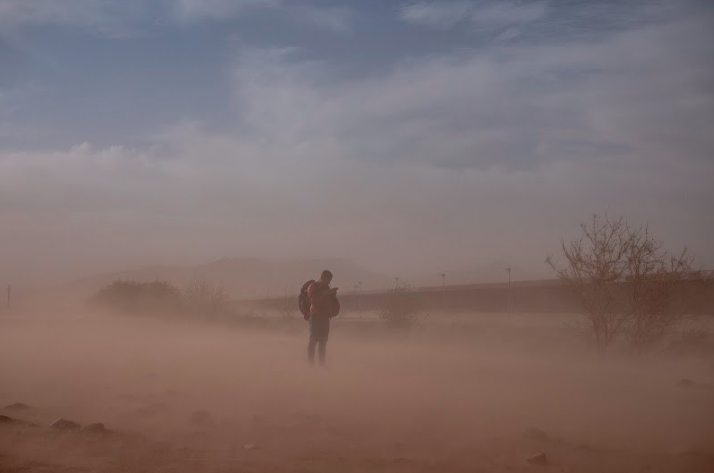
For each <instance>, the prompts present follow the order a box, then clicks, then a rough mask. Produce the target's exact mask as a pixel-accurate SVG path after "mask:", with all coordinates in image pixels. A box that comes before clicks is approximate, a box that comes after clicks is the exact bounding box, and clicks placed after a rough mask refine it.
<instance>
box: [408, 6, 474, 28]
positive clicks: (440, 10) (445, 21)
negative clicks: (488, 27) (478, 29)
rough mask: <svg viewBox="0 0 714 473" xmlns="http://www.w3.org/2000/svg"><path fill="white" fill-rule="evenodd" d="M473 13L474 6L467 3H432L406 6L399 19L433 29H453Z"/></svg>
mask: <svg viewBox="0 0 714 473" xmlns="http://www.w3.org/2000/svg"><path fill="white" fill-rule="evenodd" d="M472 11H473V5H472V4H471V3H470V2H465V1H432V2H419V3H413V4H410V5H404V6H402V8H401V9H400V11H399V17H400V18H401V19H402V20H404V21H406V22H408V23H414V24H417V25H425V26H430V27H433V28H451V27H452V26H454V25H456V24H457V23H459V22H461V21H462V20H464V19H465V18H466V17H467V16H469V15H470V14H471V12H472Z"/></svg>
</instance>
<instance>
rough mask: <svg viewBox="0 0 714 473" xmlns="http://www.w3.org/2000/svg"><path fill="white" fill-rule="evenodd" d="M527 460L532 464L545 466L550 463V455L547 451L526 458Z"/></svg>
mask: <svg viewBox="0 0 714 473" xmlns="http://www.w3.org/2000/svg"><path fill="white" fill-rule="evenodd" d="M526 461H527V462H528V463H530V464H531V465H538V466H545V465H547V464H548V457H547V456H546V455H545V453H539V454H538V455H533V456H532V457H528V458H526Z"/></svg>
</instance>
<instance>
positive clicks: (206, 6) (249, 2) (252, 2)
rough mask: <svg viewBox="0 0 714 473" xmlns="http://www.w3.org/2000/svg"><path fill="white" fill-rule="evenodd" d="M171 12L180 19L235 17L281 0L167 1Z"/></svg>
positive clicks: (274, 5) (267, 6)
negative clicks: (248, 10)
mask: <svg viewBox="0 0 714 473" xmlns="http://www.w3.org/2000/svg"><path fill="white" fill-rule="evenodd" d="M169 5H170V8H171V11H172V13H173V14H174V15H175V17H176V18H178V19H180V20H182V21H195V20H203V19H211V20H221V19H227V18H235V17H236V16H238V15H240V14H241V13H243V12H244V11H245V10H246V9H249V8H276V7H281V6H282V5H283V1H282V0H176V1H173V2H170V3H169Z"/></svg>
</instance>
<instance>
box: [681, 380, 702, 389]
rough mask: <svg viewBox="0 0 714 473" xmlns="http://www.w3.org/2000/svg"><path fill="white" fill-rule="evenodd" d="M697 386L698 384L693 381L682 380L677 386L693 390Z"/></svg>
mask: <svg viewBox="0 0 714 473" xmlns="http://www.w3.org/2000/svg"><path fill="white" fill-rule="evenodd" d="M696 385H697V383H695V382H694V381H692V380H691V379H680V380H679V382H678V383H677V386H679V387H680V388H693V387H694V386H696Z"/></svg>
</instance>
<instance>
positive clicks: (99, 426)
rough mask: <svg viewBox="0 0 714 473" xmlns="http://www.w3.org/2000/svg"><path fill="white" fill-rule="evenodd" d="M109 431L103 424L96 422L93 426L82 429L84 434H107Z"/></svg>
mask: <svg viewBox="0 0 714 473" xmlns="http://www.w3.org/2000/svg"><path fill="white" fill-rule="evenodd" d="M106 431H107V429H106V427H104V424H102V423H101V422H94V423H93V424H89V425H85V426H84V427H82V432H106Z"/></svg>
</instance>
